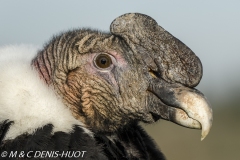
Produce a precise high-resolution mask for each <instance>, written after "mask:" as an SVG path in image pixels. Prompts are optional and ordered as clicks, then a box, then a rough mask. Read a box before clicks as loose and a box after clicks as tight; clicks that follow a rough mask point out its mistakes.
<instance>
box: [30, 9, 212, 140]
mask: <svg viewBox="0 0 240 160" xmlns="http://www.w3.org/2000/svg"><path fill="white" fill-rule="evenodd" d="M110 30H111V33H101V32H97V31H91V30H74V31H70V32H67V33H64V34H62V35H60V36H58V37H56V38H55V39H54V40H53V41H52V42H51V43H50V44H49V45H47V46H46V48H45V49H44V50H43V51H41V52H39V54H38V56H37V57H36V59H35V60H34V64H38V66H36V65H35V66H36V68H38V69H39V70H40V71H41V75H42V77H43V78H44V79H45V80H46V82H47V83H48V84H50V85H53V86H54V88H55V90H56V91H57V92H58V93H59V94H60V95H61V96H62V98H63V100H64V102H65V104H66V105H67V106H68V107H69V108H70V109H71V111H72V113H73V115H74V116H75V118H76V119H79V120H81V121H82V122H84V123H85V124H86V125H87V126H88V127H89V128H91V130H92V131H94V132H114V131H117V130H118V129H120V128H124V126H127V125H130V124H131V123H136V122H139V121H143V122H146V123H153V122H155V121H157V120H159V119H165V120H169V121H172V122H174V123H177V124H179V125H182V126H185V127H189V128H197V129H202V139H203V138H205V137H206V135H207V134H208V132H209V130H210V128H211V124H212V110H211V108H210V106H209V104H208V102H207V100H206V98H205V97H204V95H203V94H202V93H201V92H200V91H198V90H197V89H195V88H194V87H195V86H196V85H197V84H198V83H199V82H200V80H201V77H202V65H201V62H200V60H199V58H198V57H197V56H196V55H195V54H194V53H193V52H192V51H191V50H190V49H189V48H188V47H187V46H186V45H185V44H183V43H182V42H181V41H180V40H178V39H177V38H175V37H174V36H172V35H171V34H170V33H168V32H167V31H166V30H164V29H163V28H162V27H160V26H159V25H158V24H157V23H156V21H155V20H154V19H152V18H151V17H149V16H146V15H143V14H138V13H135V14H134V13H130V14H124V15H122V16H120V17H118V18H116V19H115V20H114V21H113V22H112V24H111V26H110Z"/></svg>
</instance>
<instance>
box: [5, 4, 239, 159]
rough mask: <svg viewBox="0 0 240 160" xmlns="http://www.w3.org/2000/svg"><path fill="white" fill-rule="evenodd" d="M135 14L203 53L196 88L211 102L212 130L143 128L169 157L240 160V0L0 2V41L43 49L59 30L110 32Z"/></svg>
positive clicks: (161, 124)
mask: <svg viewBox="0 0 240 160" xmlns="http://www.w3.org/2000/svg"><path fill="white" fill-rule="evenodd" d="M128 12H139V13H144V14H147V15H149V16H151V17H152V18H154V19H155V20H156V21H157V22H158V24H159V25H161V26H162V27H163V28H165V29H166V30H167V31H169V32H170V33H171V34H172V35H174V36H175V37H177V38H178V39H180V40H181V41H182V42H184V43H185V44H186V45H187V46H189V47H190V48H191V49H192V50H193V51H194V52H195V53H196V54H197V56H198V57H199V58H200V59H201V61H202V64H203V68H204V70H203V78H202V81H201V83H200V84H199V86H198V87H197V88H198V89H199V90H200V91H201V92H203V93H204V94H205V96H206V97H207V98H208V100H209V102H210V103H211V104H212V108H213V113H214V121H213V127H212V130H211V131H210V134H209V135H208V136H207V138H206V139H204V141H202V142H201V141H200V134H201V132H200V131H199V130H192V129H187V128H183V127H180V126H178V125H175V124H173V123H170V122H166V121H164V120H162V121H160V122H157V123H155V124H152V125H145V124H143V126H144V127H145V128H146V130H147V131H148V133H149V134H150V135H151V136H152V137H153V139H154V140H155V141H156V143H157V144H158V146H159V147H160V148H161V150H162V151H163V153H164V154H165V155H166V157H167V159H168V160H203V159H204V160H226V159H227V160H239V159H240V106H239V104H240V81H239V78H240V63H239V61H240V1H238V0H229V1H223V0H212V1H207V0H202V1H191V0H182V1H177V0H170V1H166V0H151V1H143V0H138V1H131V2H129V1H113V0H102V1H93V0H88V1H77V0H71V1H66V0H65V1H63V0H52V1H40V0H38V1H32V0H22V1H13V0H8V1H0V46H4V45H9V44H33V45H36V46H39V47H41V46H42V45H43V44H44V43H46V42H48V40H49V39H50V38H51V37H52V36H53V35H54V34H58V33H59V32H62V31H66V30H68V29H72V28H81V27H90V28H94V29H99V30H103V31H109V25H110V23H111V22H112V20H113V19H115V18H116V17H118V16H120V15H122V14H124V13H128Z"/></svg>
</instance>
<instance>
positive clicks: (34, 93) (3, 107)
mask: <svg viewBox="0 0 240 160" xmlns="http://www.w3.org/2000/svg"><path fill="white" fill-rule="evenodd" d="M36 53H37V48H36V47H34V46H26V45H19V46H6V47H0V122H2V121H4V120H7V119H8V120H9V121H14V124H13V125H11V127H10V129H9V131H8V132H7V135H6V137H5V140H6V139H14V138H16V137H17V136H18V135H21V134H23V133H29V134H32V133H34V131H35V130H36V129H37V128H39V127H42V126H44V125H46V124H52V125H53V126H54V129H53V132H57V131H63V132H71V131H72V127H73V125H75V124H76V125H80V126H83V128H84V124H82V123H81V122H80V121H78V120H76V119H75V118H74V117H73V116H72V113H71V111H70V110H69V109H68V108H67V107H66V106H65V105H64V104H63V103H62V100H61V98H59V97H57V96H56V95H55V93H54V91H53V89H52V88H49V87H47V85H46V84H44V82H43V81H42V80H40V78H39V75H38V74H37V72H36V71H35V70H34V69H33V68H32V66H31V60H32V59H33V58H34V56H35V55H36ZM84 130H85V132H86V133H88V134H91V132H90V131H89V130H87V129H86V128H84Z"/></svg>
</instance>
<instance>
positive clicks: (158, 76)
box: [148, 68, 161, 78]
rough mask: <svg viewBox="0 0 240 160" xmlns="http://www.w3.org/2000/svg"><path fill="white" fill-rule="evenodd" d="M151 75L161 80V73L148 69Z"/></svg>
mask: <svg viewBox="0 0 240 160" xmlns="http://www.w3.org/2000/svg"><path fill="white" fill-rule="evenodd" d="M148 72H149V74H150V75H151V76H152V77H153V78H161V75H160V73H158V72H157V71H154V70H152V69H151V68H149V69H148Z"/></svg>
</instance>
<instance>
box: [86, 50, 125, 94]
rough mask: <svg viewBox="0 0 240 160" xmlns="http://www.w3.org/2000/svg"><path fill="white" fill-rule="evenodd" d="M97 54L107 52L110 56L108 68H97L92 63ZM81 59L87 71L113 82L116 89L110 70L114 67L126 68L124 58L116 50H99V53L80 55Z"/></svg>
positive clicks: (116, 85)
mask: <svg viewBox="0 0 240 160" xmlns="http://www.w3.org/2000/svg"><path fill="white" fill-rule="evenodd" d="M99 54H107V55H109V56H110V57H111V60H112V65H111V66H110V67H108V68H104V69H103V68H98V67H97V66H96V64H95V63H94V60H95V58H96V57H97V56H98V55H99ZM81 60H82V61H84V64H83V65H84V67H85V69H86V70H87V72H88V73H90V74H92V75H97V76H101V77H102V78H104V79H106V80H107V81H108V82H109V81H110V83H112V84H113V86H114V87H115V89H116V90H118V84H117V82H116V80H115V78H114V74H113V73H112V72H111V71H112V69H113V68H114V67H118V68H126V67H127V66H128V65H127V62H126V61H125V59H124V58H123V57H122V55H120V54H119V53H117V52H116V51H108V52H100V53H90V54H85V55H83V56H81Z"/></svg>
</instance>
